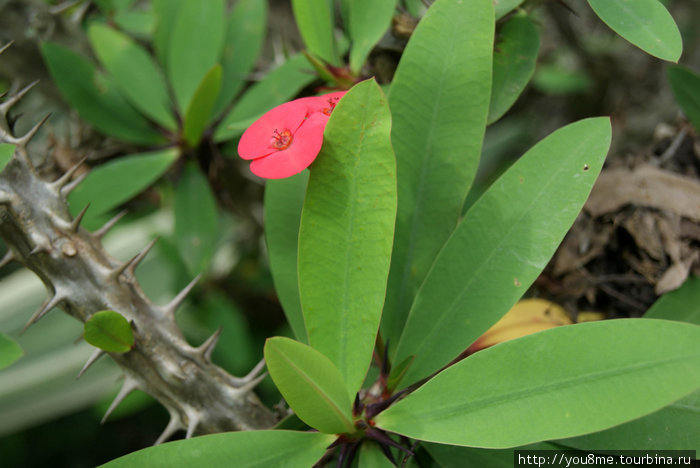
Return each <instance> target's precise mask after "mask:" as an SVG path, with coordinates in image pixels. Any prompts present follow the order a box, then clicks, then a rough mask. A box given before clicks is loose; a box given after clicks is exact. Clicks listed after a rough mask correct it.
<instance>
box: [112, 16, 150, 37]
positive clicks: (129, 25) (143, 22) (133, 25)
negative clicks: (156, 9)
mask: <svg viewBox="0 0 700 468" xmlns="http://www.w3.org/2000/svg"><path fill="white" fill-rule="evenodd" d="M114 24H116V25H117V26H118V27H119V29H121V30H122V31H125V32H128V33H129V34H131V35H133V36H135V37H138V38H141V39H144V40H148V39H150V38H151V37H152V36H153V31H154V29H155V18H154V17H153V11H152V10H130V11H119V12H117V13H116V14H115V15H114Z"/></svg>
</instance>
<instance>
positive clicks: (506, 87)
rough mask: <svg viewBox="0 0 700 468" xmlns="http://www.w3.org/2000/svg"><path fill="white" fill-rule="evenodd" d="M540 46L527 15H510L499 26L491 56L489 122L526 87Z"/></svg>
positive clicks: (500, 115)
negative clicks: (491, 75) (491, 80)
mask: <svg viewBox="0 0 700 468" xmlns="http://www.w3.org/2000/svg"><path fill="white" fill-rule="evenodd" d="M539 48H540V38H539V33H538V32H537V28H536V27H535V25H534V24H533V22H532V20H530V18H528V16H527V15H517V16H513V17H512V18H511V19H509V20H508V22H507V23H505V24H504V25H503V27H502V28H501V29H500V31H499V34H498V40H497V42H496V52H495V53H494V57H493V90H492V93H491V106H490V108H489V118H488V123H489V124H492V123H493V122H495V121H496V120H498V119H500V118H501V117H502V116H503V114H505V113H506V111H507V110H508V109H510V107H511V106H512V105H513V103H515V101H516V99H518V96H520V93H522V92H523V89H525V86H526V85H527V83H528V82H529V81H530V79H531V78H532V75H533V74H534V73H535V62H537V53H538V51H539Z"/></svg>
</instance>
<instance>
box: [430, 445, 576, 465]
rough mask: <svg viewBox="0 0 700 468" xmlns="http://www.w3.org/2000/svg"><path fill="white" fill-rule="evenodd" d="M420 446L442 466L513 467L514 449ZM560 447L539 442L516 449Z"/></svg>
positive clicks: (552, 448)
mask: <svg viewBox="0 0 700 468" xmlns="http://www.w3.org/2000/svg"><path fill="white" fill-rule="evenodd" d="M421 446H422V447H425V449H426V450H427V451H428V453H430V455H432V457H433V458H434V459H435V461H437V462H438V464H439V465H440V466H444V467H450V466H455V467H457V466H484V467H486V466H488V467H489V468H513V450H514V449H510V450H508V449H505V450H503V449H501V450H499V449H482V448H475V447H460V446H458V445H444V444H431V443H423V444H421ZM562 448H565V447H562V446H560V445H554V444H551V443H548V442H541V443H539V444H531V445H526V446H523V447H518V448H517V450H561V449H562ZM516 466H517V465H516Z"/></svg>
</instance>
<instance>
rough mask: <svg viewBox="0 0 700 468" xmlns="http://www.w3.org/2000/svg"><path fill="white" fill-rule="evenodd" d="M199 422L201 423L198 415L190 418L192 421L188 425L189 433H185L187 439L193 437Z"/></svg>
mask: <svg viewBox="0 0 700 468" xmlns="http://www.w3.org/2000/svg"><path fill="white" fill-rule="evenodd" d="M198 424H199V418H197V417H192V418H190V423H189V424H188V425H187V434H186V435H185V439H189V438H191V437H192V434H194V430H195V429H197V425H198Z"/></svg>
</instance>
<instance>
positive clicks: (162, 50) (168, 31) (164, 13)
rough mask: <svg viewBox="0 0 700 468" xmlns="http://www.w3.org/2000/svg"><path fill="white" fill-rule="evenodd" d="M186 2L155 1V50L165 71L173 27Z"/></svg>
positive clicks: (172, 0)
mask: <svg viewBox="0 0 700 468" xmlns="http://www.w3.org/2000/svg"><path fill="white" fill-rule="evenodd" d="M185 1H186V0H153V15H154V16H155V22H156V24H155V31H154V32H153V49H154V50H155V53H156V57H158V61H159V62H160V64H161V66H162V67H163V70H167V69H168V49H169V47H170V38H171V37H172V32H173V26H174V24H175V20H176V19H177V14H178V11H180V8H181V7H182V4H183V3H185Z"/></svg>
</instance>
